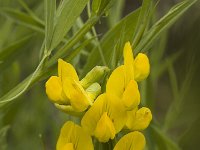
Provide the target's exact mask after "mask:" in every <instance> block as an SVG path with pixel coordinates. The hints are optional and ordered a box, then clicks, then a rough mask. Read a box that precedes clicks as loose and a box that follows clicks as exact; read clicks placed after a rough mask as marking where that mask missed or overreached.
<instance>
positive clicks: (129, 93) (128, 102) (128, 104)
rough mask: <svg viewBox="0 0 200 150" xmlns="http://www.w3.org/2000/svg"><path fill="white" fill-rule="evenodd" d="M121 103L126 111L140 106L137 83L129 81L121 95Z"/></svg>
mask: <svg viewBox="0 0 200 150" xmlns="http://www.w3.org/2000/svg"><path fill="white" fill-rule="evenodd" d="M122 100H123V103H124V106H125V108H126V109H127V110H132V109H133V108H136V107H137V106H138V105H139V104H140V92H139V90H138V85H137V82H136V81H134V80H131V81H130V82H129V84H128V85H127V87H126V89H125V91H124V93H123V98H122Z"/></svg>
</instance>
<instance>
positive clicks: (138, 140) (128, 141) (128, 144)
mask: <svg viewBox="0 0 200 150" xmlns="http://www.w3.org/2000/svg"><path fill="white" fill-rule="evenodd" d="M145 144H146V141H145V137H144V135H143V134H142V133H140V132H138V131H135V132H131V133H128V134H126V135H125V136H123V137H122V138H121V139H120V140H119V141H118V143H117V144H116V145H115V147H114V150H143V149H144V147H145Z"/></svg>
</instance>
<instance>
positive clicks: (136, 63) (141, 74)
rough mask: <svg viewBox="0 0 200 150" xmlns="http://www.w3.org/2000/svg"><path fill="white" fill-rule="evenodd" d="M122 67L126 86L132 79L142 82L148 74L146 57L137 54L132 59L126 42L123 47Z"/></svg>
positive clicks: (130, 50)
mask: <svg viewBox="0 0 200 150" xmlns="http://www.w3.org/2000/svg"><path fill="white" fill-rule="evenodd" d="M124 66H125V76H126V80H127V81H126V84H127V83H128V82H129V81H130V80H132V79H135V80H136V81H137V82H139V81H142V80H144V79H146V78H147V77H148V75H149V73H150V64H149V59H148V57H147V56H146V55H145V54H143V53H139V54H138V55H137V56H136V58H135V59H134V57H133V52H132V48H131V44H130V42H127V43H126V44H125V46H124Z"/></svg>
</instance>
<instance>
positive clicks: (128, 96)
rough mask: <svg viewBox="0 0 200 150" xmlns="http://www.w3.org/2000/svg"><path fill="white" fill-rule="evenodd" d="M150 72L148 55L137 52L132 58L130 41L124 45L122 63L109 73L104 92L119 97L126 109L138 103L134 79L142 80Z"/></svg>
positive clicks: (134, 106) (138, 97)
mask: <svg viewBox="0 0 200 150" xmlns="http://www.w3.org/2000/svg"><path fill="white" fill-rule="evenodd" d="M149 72H150V65H149V60H148V57H147V56H146V55H145V54H142V53H139V54H138V55H137V57H136V58H135V59H134V57H133V52H132V48H131V45H130V42H127V43H126V44H125V46H124V65H121V66H119V67H117V68H116V69H115V70H114V71H113V72H112V74H111V75H110V77H109V79H108V82H107V85H106V92H107V93H112V94H115V95H117V96H118V97H120V98H121V99H122V101H123V104H124V107H125V108H126V109H127V110H132V109H134V108H136V107H137V106H138V105H139V103H140V93H139V90H138V85H137V82H136V81H142V80H144V79H145V78H146V77H147V76H148V75H149Z"/></svg>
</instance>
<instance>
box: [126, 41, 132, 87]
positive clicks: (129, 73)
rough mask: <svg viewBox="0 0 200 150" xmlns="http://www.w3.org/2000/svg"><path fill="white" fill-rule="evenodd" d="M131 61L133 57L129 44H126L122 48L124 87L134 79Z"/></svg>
mask: <svg viewBox="0 0 200 150" xmlns="http://www.w3.org/2000/svg"><path fill="white" fill-rule="evenodd" d="M133 61H134V57H133V52H132V48H131V44H130V42H126V43H125V46H124V66H125V85H127V84H128V83H129V81H130V80H132V79H134V69H133Z"/></svg>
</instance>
